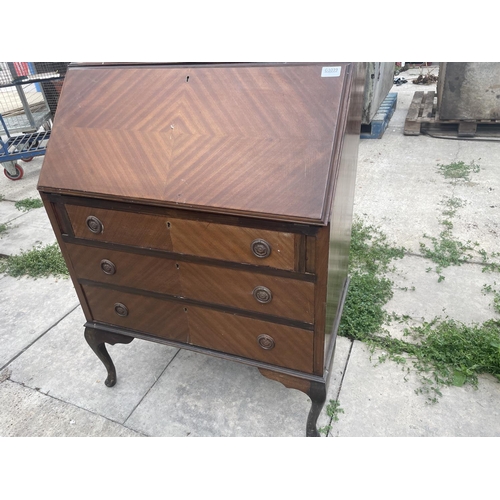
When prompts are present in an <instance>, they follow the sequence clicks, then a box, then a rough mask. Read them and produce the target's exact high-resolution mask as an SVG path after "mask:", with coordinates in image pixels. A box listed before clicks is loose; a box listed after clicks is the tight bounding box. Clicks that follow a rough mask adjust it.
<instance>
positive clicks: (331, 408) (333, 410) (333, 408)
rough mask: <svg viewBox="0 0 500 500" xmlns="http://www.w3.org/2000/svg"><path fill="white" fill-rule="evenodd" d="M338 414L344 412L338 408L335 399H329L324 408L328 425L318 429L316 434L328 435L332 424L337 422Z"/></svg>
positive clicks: (338, 405)
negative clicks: (328, 419) (328, 418)
mask: <svg viewBox="0 0 500 500" xmlns="http://www.w3.org/2000/svg"><path fill="white" fill-rule="evenodd" d="M340 413H344V410H343V409H342V408H341V407H340V403H339V402H338V401H337V400H336V399H330V402H329V403H328V405H327V407H326V414H327V415H328V416H329V417H330V423H329V424H328V425H325V427H322V428H321V429H319V430H318V432H319V433H320V434H325V435H326V434H328V433H329V432H330V431H331V429H332V422H338V421H339V414H340Z"/></svg>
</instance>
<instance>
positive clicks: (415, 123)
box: [404, 90, 436, 135]
mask: <svg viewBox="0 0 500 500" xmlns="http://www.w3.org/2000/svg"><path fill="white" fill-rule="evenodd" d="M435 96H436V92H434V91H430V92H423V91H421V90H419V91H418V92H415V94H414V95H413V100H412V101H411V104H410V107H409V108H408V114H407V115H406V120H405V129H404V135H420V129H421V126H422V124H423V123H434V121H435V120H436V105H435V103H434V97H435Z"/></svg>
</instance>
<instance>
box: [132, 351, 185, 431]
mask: <svg viewBox="0 0 500 500" xmlns="http://www.w3.org/2000/svg"><path fill="white" fill-rule="evenodd" d="M180 351H181V349H177V352H176V353H175V354H174V355H173V356H172V359H171V360H170V361H169V362H168V363H167V366H165V368H164V369H163V370H162V371H161V373H160V375H158V377H157V378H156V379H155V381H154V382H153V383H152V384H151V387H150V388H149V389H148V390H147V391H146V392H145V393H144V395H143V396H142V398H141V399H140V400H139V402H138V403H137V404H136V405H135V406H134V407H133V408H132V411H131V412H130V413H129V415H128V417H127V418H125V420H124V421H123V424H124V425H125V423H126V422H127V420H128V419H129V418H130V417H131V416H132V414H133V413H134V412H135V410H137V408H138V407H139V405H140V404H141V403H142V402H143V401H144V398H145V397H146V396H147V395H148V394H149V393H150V391H151V389H152V388H153V387H154V386H155V385H156V383H157V382H158V380H160V378H161V376H162V375H163V374H164V373H165V371H166V370H167V368H168V367H169V366H170V364H171V363H172V361H173V360H174V359H175V358H176V357H177V355H178V354H179V352H180ZM132 430H134V429H132Z"/></svg>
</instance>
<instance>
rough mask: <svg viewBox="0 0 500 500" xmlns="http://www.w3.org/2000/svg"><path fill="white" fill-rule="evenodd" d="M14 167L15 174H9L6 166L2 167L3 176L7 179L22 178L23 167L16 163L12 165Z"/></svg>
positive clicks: (15, 179)
mask: <svg viewBox="0 0 500 500" xmlns="http://www.w3.org/2000/svg"><path fill="white" fill-rule="evenodd" d="M14 167H15V169H16V174H15V175H11V174H10V173H9V171H8V170H7V169H6V168H4V169H3V173H4V174H5V177H7V179H10V180H11V181H18V180H19V179H22V178H23V175H24V170H23V167H21V165H18V164H17V163H16V164H15V165H14Z"/></svg>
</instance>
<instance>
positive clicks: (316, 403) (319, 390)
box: [306, 382, 326, 437]
mask: <svg viewBox="0 0 500 500" xmlns="http://www.w3.org/2000/svg"><path fill="white" fill-rule="evenodd" d="M307 395H308V396H309V397H310V398H311V409H310V410H309V415H308V417H307V425H306V436H307V437H320V434H319V432H318V428H317V427H316V424H317V422H318V417H319V415H320V413H321V410H322V408H323V405H324V404H325V401H326V384H324V383H321V382H311V386H310V389H309V390H308V391H307Z"/></svg>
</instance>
